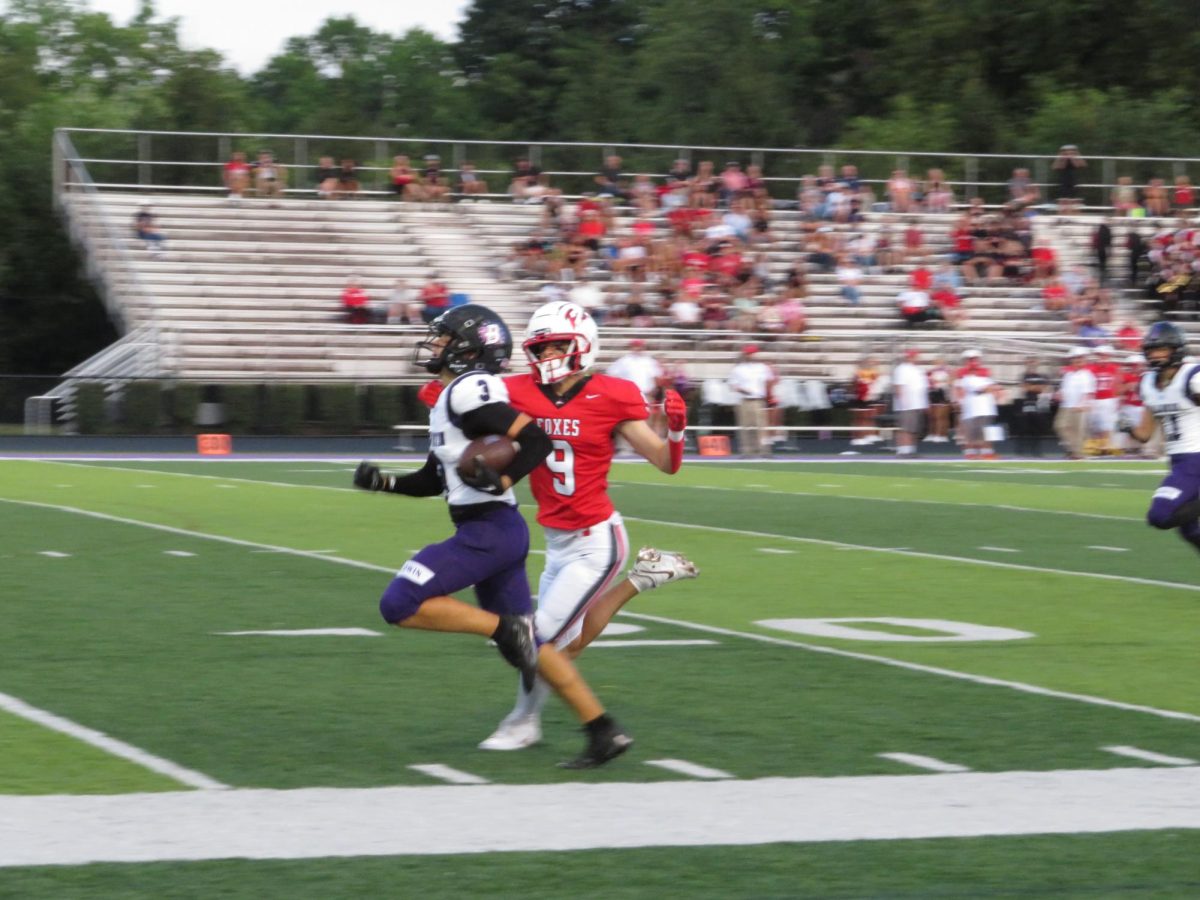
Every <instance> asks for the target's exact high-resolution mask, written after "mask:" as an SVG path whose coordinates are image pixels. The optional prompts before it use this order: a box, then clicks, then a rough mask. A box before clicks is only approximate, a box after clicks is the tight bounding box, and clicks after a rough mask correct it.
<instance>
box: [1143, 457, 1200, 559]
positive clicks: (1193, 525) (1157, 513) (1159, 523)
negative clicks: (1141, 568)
mask: <svg viewBox="0 0 1200 900" xmlns="http://www.w3.org/2000/svg"><path fill="white" fill-rule="evenodd" d="M1198 499H1200V453H1177V454H1175V455H1174V456H1172V457H1171V471H1170V472H1169V473H1168V474H1167V477H1166V478H1164V479H1163V480H1162V484H1160V485H1159V486H1158V489H1157V490H1156V491H1155V492H1154V496H1153V497H1152V498H1151V501H1150V509H1149V510H1148V511H1147V512H1146V521H1147V522H1148V523H1149V524H1151V525H1153V526H1154V527H1155V528H1163V529H1167V528H1178V529H1179V535H1180V537H1182V538H1183V539H1184V540H1185V541H1187V542H1188V543H1190V544H1192V545H1194V546H1195V547H1196V548H1197V549H1200V520H1198V519H1196V518H1194V517H1193V518H1188V519H1187V520H1186V521H1184V522H1180V521H1179V518H1178V516H1179V514H1180V511H1181V509H1182V507H1184V506H1185V505H1187V504H1189V503H1193V502H1195V501H1196V500H1198Z"/></svg>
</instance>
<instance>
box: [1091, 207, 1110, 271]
mask: <svg viewBox="0 0 1200 900" xmlns="http://www.w3.org/2000/svg"><path fill="white" fill-rule="evenodd" d="M1112 242H1113V233H1112V226H1111V225H1109V224H1108V220H1107V219H1101V220H1100V224H1098V225H1097V226H1096V229H1095V230H1094V231H1093V232H1092V253H1093V254H1094V255H1095V258H1096V275H1097V277H1098V278H1099V280H1100V283H1101V284H1105V283H1107V282H1108V257H1109V254H1110V253H1111V252H1112Z"/></svg>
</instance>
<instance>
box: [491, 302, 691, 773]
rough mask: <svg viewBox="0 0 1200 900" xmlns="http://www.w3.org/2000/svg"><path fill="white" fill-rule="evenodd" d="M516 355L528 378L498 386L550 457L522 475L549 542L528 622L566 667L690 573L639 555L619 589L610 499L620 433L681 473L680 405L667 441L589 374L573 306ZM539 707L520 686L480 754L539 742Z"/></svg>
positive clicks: (548, 310)
mask: <svg viewBox="0 0 1200 900" xmlns="http://www.w3.org/2000/svg"><path fill="white" fill-rule="evenodd" d="M523 346H524V350H525V354H526V356H527V357H528V358H529V367H530V371H529V373H527V374H522V375H514V376H511V377H509V378H507V379H505V385H506V386H507V388H508V392H509V396H510V398H511V400H510V402H511V403H512V405H513V407H514V408H515V409H518V410H520V411H521V412H522V413H524V414H525V415H528V416H531V417H532V418H533V420H534V421H535V422H536V423H537V424H538V425H539V426H541V428H542V430H543V431H545V432H546V434H547V436H548V437H549V439H550V443H551V446H552V448H553V449H552V450H551V452H550V455H549V456H547V457H546V459H545V461H544V462H543V464H542V465H540V466H538V467H537V468H535V469H534V470H533V472H532V473H530V476H529V487H530V489H531V490H532V491H533V496H534V499H535V500H536V501H537V505H538V516H537V518H538V522H539V523H540V524H541V525H542V527H543V529H544V531H545V536H546V566H545V569H544V570H543V571H542V575H541V579H540V580H539V583H538V603H537V613H536V614H535V616H534V623H535V626H536V630H537V635H538V639H539V640H543V641H547V642H549V643H553V644H554V645H555V646H557V647H559V648H560V649H562V650H563V651H564V652H565V653H566V654H567V655H568V656H570V657H571V658H574V657H576V656H578V655H579V653H580V652H581V651H582V650H583V648H584V647H586V646H587V645H588V644H590V643H591V642H592V640H593V639H595V638H596V636H597V635H599V634H600V632H602V631H603V630H604V627H605V626H606V625H607V624H608V622H609V620H610V619H612V617H613V616H614V615H615V614H616V613H617V611H618V610H619V609H620V608H621V607H622V606H624V605H625V604H626V603H627V602H629V600H630V599H632V598H633V597H634V596H636V595H637V594H638V593H639V592H640V591H644V590H649V589H650V588H654V587H657V586H658V585H661V584H665V583H666V582H668V581H677V580H682V579H685V578H695V577H696V575H697V574H698V572H697V570H696V567H695V565H693V564H692V563H691V562H690V561H689V560H688V559H687V558H686V557H684V556H682V555H681V554H678V553H671V552H668V551H665V550H655V549H653V548H650V547H646V548H643V549H642V550H641V551H640V552H639V553H638V555H637V560H636V562H635V563H634V566H633V568H632V570H631V571H630V572H629V576H628V577H627V578H625V579H622V580H618V579H619V578H620V573H621V570H622V569H623V568H624V567H625V563H626V560H627V558H628V555H629V538H628V536H627V535H626V533H625V525H624V523H623V522H622V520H621V515H620V513H618V512H617V511H616V510H615V509H614V508H613V503H612V500H611V499H610V498H609V496H608V471H609V468H610V467H611V466H612V461H613V455H614V453H615V452H616V448H615V445H614V441H615V440H616V438H617V437H618V436H619V437H622V438H624V439H625V441H627V442H628V443H629V445H630V446H631V447H632V448H633V450H634V452H636V453H638V454H640V455H641V456H642V457H644V458H645V459H646V460H648V461H649V462H651V463H653V464H654V465H655V466H656V467H658V468H659V469H661V470H662V471H663V472H666V473H668V474H674V473H675V472H677V471H679V466H680V464H681V463H682V461H683V437H684V428H685V427H686V426H687V406H686V404H685V403H684V401H683V398H682V397H680V396H679V394H678V393H677V392H676V391H673V390H668V391H667V392H666V396H665V398H664V407H665V412H666V418H667V428H668V435H667V440H663V439H662V438H661V437H660V436H659V435H657V434H656V433H655V432H654V431H653V430H651V428H650V426H649V425H648V424H647V422H646V419H647V416H648V410H647V408H646V400H645V398H644V397H643V395H642V392H641V391H640V390H639V389H638V387H637V385H635V384H634V383H633V382H631V381H626V380H625V379H623V378H614V377H612V376H611V375H603V374H598V373H596V374H593V373H592V372H591V371H590V369H591V366H592V365H593V364H594V363H595V361H596V355H597V352H598V351H599V336H598V333H597V329H596V321H595V319H593V318H592V317H591V315H589V314H588V312H587V311H586V310H585V309H583V307H581V306H578V305H577V304H574V303H567V302H552V303H547V304H546V305H544V306H542V307H540V308H539V309H538V310H537V311H535V312H534V314H533V316H532V318H530V320H529V327H528V329H527V331H526V337H525V342H524V345H523ZM545 702H546V686H545V684H544V683H542V682H541V681H538V683H537V684H536V685H535V687H534V688H533V690H532V691H530V690H529V689H528V688H527V687H526V686H525V685H522V686H521V689H520V691H519V692H518V695H517V703H516V706H515V707H514V708H513V710H512V712H511V713H509V715H508V716H506V717H505V719H504V720H503V721H502V722H501V723H500V725H499V727H498V728H497V729H496V731H495V732H494V733H493V734H492V735H491V736H490V737H488V738H487V739H486V740H484V741H483V742H482V743H481V744H480V745H479V746H480V747H481V748H482V749H484V750H520V749H522V748H525V747H529V746H531V745H533V744H536V743H537V742H538V741H539V740H541V736H542V727H541V711H542V707H543V705H545Z"/></svg>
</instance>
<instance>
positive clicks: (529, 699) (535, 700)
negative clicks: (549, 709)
mask: <svg viewBox="0 0 1200 900" xmlns="http://www.w3.org/2000/svg"><path fill="white" fill-rule="evenodd" d="M549 696H550V685H548V684H546V682H545V680H544V679H541V678H539V679H538V680H537V681H535V682H534V683H533V690H532V691H530V692H529V693H526V692H525V688H524V687H523V686H522V685H521V682H520V681H518V682H517V702H516V705H515V706H513V709H512V712H510V713H509V714H508V716H507V717H506V718H510V719H516V718H525V717H526V716H533V717H534V718H541V715H542V708H543V707H544V706H545V705H546V700H547V698H548V697H549Z"/></svg>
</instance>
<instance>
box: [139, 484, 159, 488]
mask: <svg viewBox="0 0 1200 900" xmlns="http://www.w3.org/2000/svg"><path fill="white" fill-rule="evenodd" d="M134 487H140V488H152V487H158V485H156V484H135V485H134Z"/></svg>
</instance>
